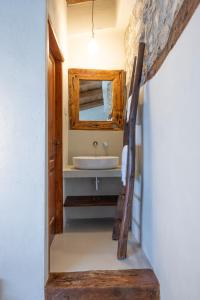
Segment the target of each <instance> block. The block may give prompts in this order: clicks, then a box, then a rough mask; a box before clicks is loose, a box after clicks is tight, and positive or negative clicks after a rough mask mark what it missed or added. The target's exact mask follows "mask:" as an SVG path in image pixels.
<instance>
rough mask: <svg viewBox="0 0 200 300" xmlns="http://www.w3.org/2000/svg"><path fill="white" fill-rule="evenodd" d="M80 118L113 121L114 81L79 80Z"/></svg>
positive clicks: (83, 119) (82, 119)
mask: <svg viewBox="0 0 200 300" xmlns="http://www.w3.org/2000/svg"><path fill="white" fill-rule="evenodd" d="M79 86H80V91H79V96H80V97H79V120H81V121H111V120H112V107H113V103H112V102H113V101H112V100H113V83H112V81H108V80H103V81H102V80H83V79H80V80H79Z"/></svg>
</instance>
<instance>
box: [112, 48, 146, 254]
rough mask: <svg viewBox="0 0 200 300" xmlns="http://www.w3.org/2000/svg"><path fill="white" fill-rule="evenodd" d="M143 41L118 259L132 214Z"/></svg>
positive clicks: (130, 122)
mask: <svg viewBox="0 0 200 300" xmlns="http://www.w3.org/2000/svg"><path fill="white" fill-rule="evenodd" d="M144 50H145V43H140V44H139V49H138V59H137V67H136V73H135V80H134V88H133V93H132V97H133V101H132V102H131V108H130V117H129V137H128V140H129V144H128V160H127V161H128V163H127V176H126V191H125V200H124V207H123V217H122V222H121V227H120V236H119V241H118V250H117V257H118V259H124V258H126V255H127V241H128V232H129V227H130V222H131V214H132V201H133V192H134V183H135V151H136V149H135V125H136V117H137V109H138V99H139V91H140V83H141V77H142V69H143V59H144Z"/></svg>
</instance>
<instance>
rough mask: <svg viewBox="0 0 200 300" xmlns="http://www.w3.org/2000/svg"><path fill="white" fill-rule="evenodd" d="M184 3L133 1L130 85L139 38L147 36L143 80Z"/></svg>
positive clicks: (180, 0) (175, 0)
mask: <svg viewBox="0 0 200 300" xmlns="http://www.w3.org/2000/svg"><path fill="white" fill-rule="evenodd" d="M191 1H192V0H191ZM183 2H184V0H134V2H133V11H132V14H131V17H130V21H129V25H128V27H127V29H126V32H125V53H126V72H127V85H128V86H129V84H130V78H131V73H132V66H133V60H134V56H135V55H137V50H138V42H139V40H140V39H142V40H144V39H145V42H146V54H145V64H144V66H145V67H144V74H143V81H144V80H145V78H146V76H147V72H148V71H149V70H150V69H151V67H152V65H153V63H154V62H155V60H156V58H157V57H158V56H159V54H160V53H161V51H162V50H163V49H164V47H165V45H166V43H167V41H168V37H169V34H170V30H171V28H172V25H173V22H174V19H175V17H176V15H177V13H178V11H179V9H180V7H181V5H182V4H183ZM144 32H145V34H144Z"/></svg>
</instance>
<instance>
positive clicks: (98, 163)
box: [73, 156, 119, 170]
mask: <svg viewBox="0 0 200 300" xmlns="http://www.w3.org/2000/svg"><path fill="white" fill-rule="evenodd" d="M73 164H74V167H75V168H76V169H82V170H104V169H115V168H117V166H118V165H119V157H117V156H78V157H73Z"/></svg>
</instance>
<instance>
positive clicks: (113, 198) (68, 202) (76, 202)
mask: <svg viewBox="0 0 200 300" xmlns="http://www.w3.org/2000/svg"><path fill="white" fill-rule="evenodd" d="M117 198H118V195H109V196H106V195H105V196H67V197H66V199H65V203H64V206H65V207H80V206H115V205H116V204H117Z"/></svg>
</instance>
